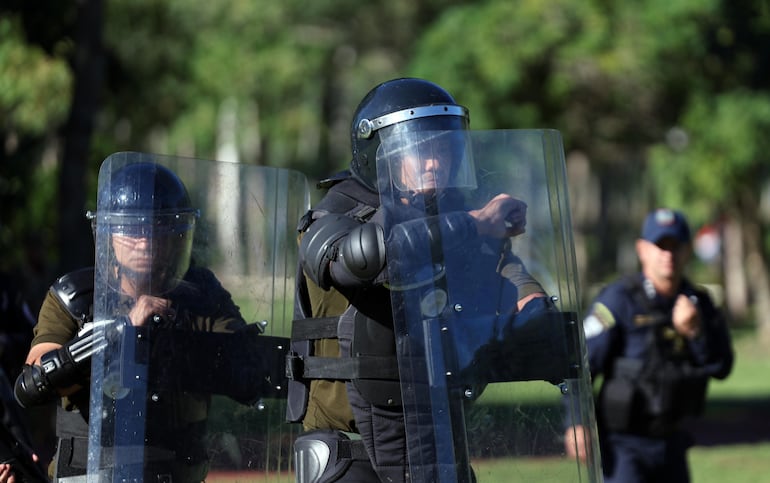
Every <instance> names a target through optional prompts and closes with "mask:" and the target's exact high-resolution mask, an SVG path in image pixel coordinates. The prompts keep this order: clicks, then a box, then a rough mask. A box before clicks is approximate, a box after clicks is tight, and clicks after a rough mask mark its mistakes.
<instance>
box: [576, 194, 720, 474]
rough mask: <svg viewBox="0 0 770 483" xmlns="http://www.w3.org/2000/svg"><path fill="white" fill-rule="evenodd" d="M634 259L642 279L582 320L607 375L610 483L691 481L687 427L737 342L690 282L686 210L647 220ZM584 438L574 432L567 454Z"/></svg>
mask: <svg viewBox="0 0 770 483" xmlns="http://www.w3.org/2000/svg"><path fill="white" fill-rule="evenodd" d="M636 252H637V255H638V257H639V261H640V262H641V273H638V274H633V275H629V276H625V277H622V278H620V279H619V280H617V281H615V282H613V283H611V284H610V285H608V286H607V287H605V288H604V289H603V290H602V291H601V293H600V294H599V295H598V296H597V298H596V299H595V300H594V302H593V304H592V305H591V307H590V309H589V312H588V315H587V317H586V319H585V322H584V330H585V336H586V342H587V346H588V347H587V348H588V355H589V363H590V368H591V373H592V374H593V375H599V374H602V375H603V376H604V381H603V384H602V387H601V390H600V393H599V398H598V400H597V404H596V410H597V422H598V426H599V445H600V448H601V452H602V469H603V472H604V476H605V481H607V482H623V483H626V482H640V483H641V482H653V481H655V482H658V481H666V482H672V483H673V482H678V483H682V482H688V481H690V475H689V469H688V467H687V457H686V452H687V449H688V448H689V447H690V446H691V445H692V441H691V436H690V435H689V434H688V433H687V431H686V429H685V426H684V422H685V421H687V420H688V419H692V418H694V417H697V416H698V415H699V414H700V413H701V411H702V410H703V406H704V402H705V398H706V390H707V385H708V381H709V379H710V378H712V377H713V378H716V379H724V378H725V377H727V376H728V375H729V374H730V371H731V368H732V364H733V351H732V347H731V341H730V334H729V332H728V330H727V326H726V323H725V319H724V317H723V315H722V314H721V312H720V311H719V310H718V309H717V308H716V307H715V306H714V303H713V302H712V300H711V298H710V296H709V295H708V293H707V292H706V291H705V290H703V289H701V288H698V287H696V286H695V285H693V284H692V283H691V282H690V281H689V280H688V279H687V278H686V277H685V276H684V269H685V267H686V264H687V262H688V260H689V258H690V256H691V253H692V246H691V236H690V228H689V226H688V224H687V220H686V219H685V217H684V215H683V214H682V213H681V212H678V211H673V210H670V209H657V210H654V211H652V212H651V213H649V214H648V215H647V217H646V218H645V220H644V223H643V225H642V231H641V235H640V237H639V238H638V239H637V242H636ZM583 431H584V428H582V427H581V426H580V425H576V426H574V427H569V428H568V430H567V434H566V435H567V437H566V441H567V443H568V444H567V451H568V452H571V451H572V450H573V448H574V446H573V445H571V444H569V443H570V441H573V440H574V438H575V437H576V436H577V439H578V440H583V439H584V438H583V436H582V434H583ZM578 451H580V449H579V448H578ZM579 456H581V457H585V454H581V455H579Z"/></svg>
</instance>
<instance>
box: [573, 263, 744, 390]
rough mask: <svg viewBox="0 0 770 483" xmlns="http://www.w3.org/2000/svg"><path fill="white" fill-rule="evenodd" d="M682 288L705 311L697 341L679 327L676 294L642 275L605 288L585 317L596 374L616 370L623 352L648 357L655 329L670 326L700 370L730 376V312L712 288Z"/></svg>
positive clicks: (677, 347) (676, 345) (678, 346)
mask: <svg viewBox="0 0 770 483" xmlns="http://www.w3.org/2000/svg"><path fill="white" fill-rule="evenodd" d="M679 293H681V294H684V295H686V296H688V297H690V299H691V300H693V301H694V302H695V304H696V306H697V307H698V311H699V312H700V317H701V333H700V335H699V336H698V337H696V338H695V339H693V340H687V339H685V338H684V337H682V336H680V335H678V334H676V333H675V332H674V331H673V326H672V325H671V310H672V308H673V306H674V302H675V301H676V296H675V297H672V298H669V299H666V298H664V297H661V296H660V295H659V294H657V293H655V291H654V289H653V288H652V286H651V284H650V283H649V282H647V281H646V280H645V279H644V277H643V275H642V274H637V275H635V276H632V277H626V278H623V279H620V280H618V281H616V282H614V283H612V284H610V285H608V286H607V287H605V288H604V289H603V290H602V291H601V293H600V294H599V295H598V296H597V298H596V299H595V300H594V302H593V304H592V305H591V307H590V309H589V312H588V315H587V316H586V318H585V320H584V322H583V328H584V331H585V336H586V345H587V349H588V356H589V363H590V368H591V374H592V375H594V376H596V375H599V374H605V375H611V374H612V364H613V362H614V361H615V359H617V358H618V357H626V358H632V359H639V360H645V359H646V358H647V357H648V356H649V355H650V351H651V345H650V343H649V340H650V337H651V331H654V330H664V331H668V334H669V337H670V340H671V344H672V348H671V349H672V352H673V353H675V354H677V355H678V356H680V357H682V358H685V359H687V360H689V362H690V363H691V364H692V365H694V366H695V367H697V368H698V369H699V371H698V372H699V373H700V374H702V375H704V376H709V377H715V378H718V379H723V378H725V377H727V375H728V374H729V373H730V370H731V369H732V365H733V352H732V344H731V341H730V334H729V332H728V330H727V326H726V324H725V320H724V317H723V316H722V314H721V312H720V311H719V310H717V309H716V307H714V303H713V302H712V300H711V298H710V297H709V295H708V293H706V292H705V291H703V290H699V289H696V288H695V287H694V286H693V285H692V284H691V283H690V282H688V281H687V280H685V281H683V283H682V286H681V287H680V290H679ZM677 295H678V294H677ZM661 317H664V318H666V319H667V320H661Z"/></svg>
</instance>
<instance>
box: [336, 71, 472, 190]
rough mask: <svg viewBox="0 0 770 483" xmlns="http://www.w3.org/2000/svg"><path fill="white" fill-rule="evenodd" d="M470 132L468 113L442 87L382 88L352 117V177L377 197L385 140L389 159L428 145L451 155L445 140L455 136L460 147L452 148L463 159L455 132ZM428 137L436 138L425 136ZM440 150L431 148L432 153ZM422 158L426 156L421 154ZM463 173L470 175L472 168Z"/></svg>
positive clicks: (399, 83)
mask: <svg viewBox="0 0 770 483" xmlns="http://www.w3.org/2000/svg"><path fill="white" fill-rule="evenodd" d="M468 127H469V116H468V109H466V108H465V107H463V106H460V105H458V104H457V103H456V102H455V100H454V98H453V97H452V96H451V95H450V94H449V93H448V92H447V91H446V90H444V89H443V88H442V87H439V86H438V85H436V84H434V83H432V82H429V81H426V80H423V79H415V78H401V79H394V80H390V81H387V82H384V83H382V84H379V85H378V86H376V87H374V88H373V89H372V90H371V91H369V93H368V94H367V95H366V96H365V97H364V98H363V100H362V101H361V103H360V104H359V105H358V108H357V109H356V111H355V114H354V115H353V122H352V124H351V145H352V151H353V159H352V161H351V165H350V168H351V172H352V174H353V176H354V177H355V178H356V179H358V180H359V181H360V182H361V183H363V184H364V185H365V186H366V187H367V188H369V189H371V190H373V191H378V187H377V163H376V159H377V156H378V155H382V148H383V146H382V145H383V141H384V140H386V139H388V138H389V139H390V140H391V141H390V142H388V143H386V144H388V146H386V147H385V149H386V153H385V154H386V155H388V156H393V155H394V154H396V153H399V154H403V153H405V152H411V153H412V154H414V153H415V150H414V149H413V148H414V147H415V146H417V145H418V144H421V145H423V146H424V141H426V140H429V139H432V140H433V141H441V143H440V144H441V145H443V146H444V147H443V149H445V150H446V149H450V150H452V149H453V148H451V147H449V148H447V143H446V141H447V139H446V137H447V135H451V133H450V131H454V132H455V133H454V134H455V135H457V136H454V135H452V136H451V137H455V138H460V140H461V141H462V142H460V143H459V144H458V143H456V142H455V143H453V144H454V146H455V147H458V146H459V147H461V149H462V151H463V152H464V153H465V152H467V147H468V146H467V145H466V144H465V143H464V141H463V140H464V137H465V136H464V134H461V133H458V132H457V131H466V130H467V129H468ZM427 132H431V133H436V134H435V135H427V134H425V133H427ZM439 138H442V139H439ZM394 139H395V141H394ZM457 140H458V139H455V141H457ZM450 144H452V143H450ZM438 145H439V143H432V146H434V147H435V146H438ZM409 146H411V148H410V147H409ZM378 150H379V154H378ZM431 152H434V149H431ZM422 153H423V154H424V153H425V149H424V148H423V149H422ZM402 159H403V158H402ZM466 160H467V159H466ZM458 166H459V164H457V163H456V165H455V166H454V168H453V175H456V174H457V171H458V169H457V167H458ZM466 168H468V170H469V171H470V172H471V173H472V171H473V170H472V167H468V166H466ZM468 170H466V172H468Z"/></svg>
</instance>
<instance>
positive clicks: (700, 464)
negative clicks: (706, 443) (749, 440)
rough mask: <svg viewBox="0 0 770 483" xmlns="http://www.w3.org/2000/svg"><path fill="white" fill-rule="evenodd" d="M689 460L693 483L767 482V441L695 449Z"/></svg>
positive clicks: (769, 450)
mask: <svg viewBox="0 0 770 483" xmlns="http://www.w3.org/2000/svg"><path fill="white" fill-rule="evenodd" d="M689 460H690V470H691V472H692V481H693V483H724V482H730V483H733V482H735V483H744V482H745V483H768V482H770V442H767V443H761V444H760V443H757V444H736V445H729V446H714V447H697V446H696V447H695V448H693V449H692V450H690V457H689Z"/></svg>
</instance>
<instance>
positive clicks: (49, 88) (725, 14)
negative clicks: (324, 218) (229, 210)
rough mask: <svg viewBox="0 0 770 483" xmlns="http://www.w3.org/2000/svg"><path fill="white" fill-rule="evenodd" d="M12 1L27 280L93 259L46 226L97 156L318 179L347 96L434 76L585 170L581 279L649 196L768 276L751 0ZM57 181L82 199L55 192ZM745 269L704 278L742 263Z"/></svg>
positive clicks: (6, 138) (13, 260) (3, 213)
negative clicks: (291, 172) (221, 160)
mask: <svg viewBox="0 0 770 483" xmlns="http://www.w3.org/2000/svg"><path fill="white" fill-rule="evenodd" d="M27 3H28V2H23V1H22V0H11V1H9V2H6V4H5V5H4V6H2V7H0V12H2V14H3V15H2V17H0V39H2V42H0V73H2V75H0V87H2V88H0V114H1V115H2V118H1V119H2V124H1V125H0V130H1V132H2V136H3V142H4V150H3V154H2V164H1V167H0V170H1V171H0V199H2V209H1V210H0V244H1V246H2V247H3V250H4V253H5V254H6V255H5V257H4V259H3V262H2V264H3V265H4V266H5V267H6V268H10V267H20V266H27V265H29V264H31V263H32V261H31V260H33V259H34V260H35V262H34V263H36V264H37V265H36V266H37V267H38V268H37V269H36V271H34V272H27V275H28V276H30V277H32V276H34V277H38V278H39V279H40V282H39V283H40V284H41V285H43V286H47V284H48V283H49V282H50V279H51V277H52V276H54V275H55V274H57V273H59V272H60V271H62V270H65V269H70V268H74V267H73V265H74V264H85V263H88V260H72V259H71V258H70V257H68V258H63V257H61V253H62V251H61V248H60V243H61V240H60V239H61V237H62V236H64V235H62V234H61V231H58V232H57V230H56V229H55V228H54V227H56V226H57V222H59V221H60V220H64V221H62V222H64V223H68V224H69V225H72V224H73V221H72V218H67V217H66V216H62V213H61V212H59V210H62V209H65V210H66V211H67V212H72V213H73V214H74V215H71V216H80V215H82V212H83V211H84V210H85V209H86V208H87V207H88V205H89V204H93V202H94V200H93V196H92V193H94V181H95V176H96V172H97V169H98V166H99V163H100V162H101V161H102V160H103V159H104V158H105V157H106V156H107V155H109V154H110V153H112V152H116V151H121V150H134V151H150V152H160V153H166V154H182V155H190V156H196V157H202V158H217V157H221V156H224V155H225V153H229V154H227V155H228V156H234V157H235V158H236V159H235V160H238V161H240V162H244V163H256V164H263V165H270V166H281V167H291V168H295V169H298V170H301V171H303V172H304V173H306V174H307V176H308V177H309V178H310V179H311V180H312V179H319V178H321V177H323V176H325V175H327V174H330V173H331V172H334V171H336V170H339V169H344V168H345V167H346V166H347V163H348V160H349V156H350V155H349V131H350V127H349V123H350V117H351V114H352V112H353V110H354V109H355V106H356V104H357V103H358V101H359V100H360V99H361V97H362V96H363V95H364V94H365V93H366V92H367V91H368V90H369V89H370V88H371V87H373V86H374V85H376V84H377V83H379V82H382V81H384V80H387V79H389V78H394V77H401V76H418V77H424V78H427V79H430V80H433V81H435V82H437V83H439V84H440V85H442V86H444V87H446V88H447V90H449V91H450V92H451V93H452V94H453V95H454V96H455V97H456V98H457V99H458V101H459V102H460V103H461V104H463V105H466V106H468V107H469V108H470V110H471V122H472V126H473V127H474V128H478V129H493V128H524V127H548V128H555V129H558V130H560V131H561V132H562V134H563V137H564V140H565V148H566V151H567V156H568V159H573V158H574V159H577V158H578V157H579V158H580V159H585V160H587V163H588V166H589V167H590V176H591V178H592V179H594V180H596V182H595V183H593V182H592V183H575V184H573V185H572V186H570V189H571V191H572V192H573V194H574V195H575V196H576V197H577V196H583V195H587V196H591V197H594V198H596V200H597V201H596V204H595V208H594V209H592V210H589V212H588V213H582V214H580V216H578V217H576V219H575V220H574V223H575V225H574V227H575V230H576V231H577V232H579V234H580V235H581V236H582V237H583V238H585V239H586V240H587V242H586V245H585V247H584V248H583V249H582V250H581V251H579V252H578V256H579V257H582V258H583V259H584V266H586V267H591V270H590V271H588V270H585V273H584V274H583V277H584V283H586V284H589V285H590V284H595V283H601V282H602V281H604V280H606V279H607V278H608V277H610V276H613V275H614V274H616V273H617V271H619V270H621V269H624V268H628V267H624V266H623V264H622V263H621V262H620V261H619V260H622V259H623V258H624V255H623V253H622V252H623V251H624V250H625V251H628V241H629V240H630V239H632V238H633V237H634V236H635V235H636V232H637V230H638V223H639V221H641V219H642V217H643V216H644V213H645V212H646V211H647V210H648V209H650V208H652V207H654V206H658V205H667V206H671V207H674V208H681V209H684V210H685V212H686V213H687V214H688V216H689V217H690V219H691V223H692V225H693V227H694V228H696V229H697V228H698V227H700V226H702V225H704V224H715V225H719V226H723V225H725V224H727V223H732V224H734V225H732V226H735V227H737V232H738V233H740V236H739V237H738V238H730V241H729V243H731V244H732V245H731V246H736V245H735V244H738V246H740V247H743V250H742V253H744V254H746V256H751V257H752V260H759V264H758V265H757V264H753V266H759V267H761V268H762V270H761V272H763V273H765V275H764V277H765V278H767V275H766V272H767V269H766V267H767V254H768V249H769V248H770V245H769V244H768V239H767V238H768V230H767V225H768V213H767V211H768V210H767V207H766V206H765V205H766V203H767V201H766V199H767V196H766V192H767V185H768V177H770V173H768V168H767V166H768V162H767V160H766V159H765V158H766V156H767V154H766V153H767V152H768V150H767V149H766V148H767V145H768V142H769V141H768V140H767V136H766V135H765V133H766V132H767V129H768V124H769V123H770V98H769V97H768V96H769V95H770V92H769V91H770V75H768V69H769V67H770V8H769V7H768V6H767V2H763V1H761V0H685V1H678V2H670V1H664V0H642V1H630V0H591V1H586V2H573V1H568V0H554V1H552V2H548V3H543V2H539V1H536V0H523V1H520V2H508V1H505V0H486V1H483V2H472V1H468V0H452V1H448V2H447V1H439V0H417V1H414V0H393V1H391V2H353V1H350V0H323V1H321V0H319V1H314V2H302V1H299V0H285V1H282V2H270V1H265V0H257V1H246V0H223V1H216V2H212V1H201V0H184V1H182V0H171V1H165V2H161V1H157V0H86V1H82V2H75V1H74V0H59V1H57V0H47V1H44V2H36V5H35V6H34V7H33V6H31V5H28V4H27ZM89 13H90V14H89ZM89 35H90V37H89ZM87 42H90V44H87ZM85 45H90V46H91V47H90V48H84V46H85ZM89 75H90V76H91V77H87V76H89ZM84 79H90V82H84ZM84 86H88V88H87V89H86V91H83V89H84ZM78 88H80V89H81V90H78ZM89 96H90V97H89ZM90 102H94V106H93V107H91V104H90ZM75 114H77V115H75ZM89 120H90V122H89ZM77 143H83V144H82V145H83V146H84V147H83V148H81V149H80V150H74V151H73V150H72V146H74V145H75V144H77ZM68 146H69V149H70V151H67V148H68ZM223 146H230V148H231V149H230V150H229V151H226V150H223ZM65 153H70V154H69V155H65ZM75 153H85V154H83V155H82V156H84V157H86V158H87V159H83V160H82V162H83V164H82V166H81V165H79V164H78V163H76V162H75V161H74V159H79V157H78V158H73V157H72V156H77V155H76V154H75ZM68 171H74V173H70V174H69V178H67V179H68V180H69V181H67V182H66V183H62V182H61V181H57V178H59V179H61V176H62V173H64V172H68ZM31 187H34V189H30V188H31ZM589 187H590V188H589ZM589 189H590V193H583V192H587V191H588V190H589ZM64 190H69V191H72V190H80V191H82V192H83V193H84V196H85V201H74V203H75V204H77V203H80V204H81V205H83V204H85V205H86V206H69V205H67V204H66V203H64V204H59V203H58V201H57V200H61V199H62V197H63V196H65V194H64V193H62V191H64ZM77 231H82V230H79V228H78V230H77ZM77 236H80V237H82V240H83V241H82V243H87V240H88V237H89V236H90V234H89V233H88V232H86V233H82V234H78V235H77ZM724 241H725V243H728V240H727V239H725V240H724ZM608 254H615V255H610V256H608ZM739 260H740V258H739ZM723 261H724V260H723ZM741 261H743V260H741ZM741 265H742V263H738V264H737V265H736V264H735V263H733V264H732V265H729V266H721V268H722V269H721V270H717V271H716V272H714V273H727V272H730V273H733V274H734V273H737V272H740V273H741V275H740V276H742V277H744V278H745V277H746V276H747V275H746V272H745V270H744V268H743V267H742V266H741ZM702 273H704V274H708V273H712V272H702ZM705 276H708V277H710V276H711V275H705ZM706 281H708V282H714V283H719V282H720V281H721V280H706ZM753 290H755V291H757V290H759V291H761V290H763V289H761V288H756V289H753ZM768 290H770V288H768ZM759 291H758V292H756V293H752V294H750V295H751V297H747V299H748V298H751V299H752V300H755V301H756V300H758V299H761V298H762V296H763V295H762V293H760V292H759ZM764 296H765V298H768V297H770V294H765V295H764ZM728 302H729V301H728ZM768 305H770V302H768Z"/></svg>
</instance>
